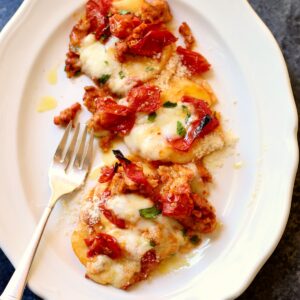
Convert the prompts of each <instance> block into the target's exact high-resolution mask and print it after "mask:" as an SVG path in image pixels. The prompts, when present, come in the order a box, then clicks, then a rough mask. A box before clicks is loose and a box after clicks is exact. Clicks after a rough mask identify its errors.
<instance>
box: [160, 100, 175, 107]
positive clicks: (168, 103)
mask: <svg viewBox="0 0 300 300" xmlns="http://www.w3.org/2000/svg"><path fill="white" fill-rule="evenodd" d="M176 106H177V103H176V102H171V101H166V102H165V103H164V104H163V107H167V108H173V107H176Z"/></svg>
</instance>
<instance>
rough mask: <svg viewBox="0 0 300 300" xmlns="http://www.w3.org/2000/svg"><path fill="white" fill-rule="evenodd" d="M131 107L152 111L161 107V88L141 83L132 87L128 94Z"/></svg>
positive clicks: (147, 111) (139, 110)
mask: <svg viewBox="0 0 300 300" xmlns="http://www.w3.org/2000/svg"><path fill="white" fill-rule="evenodd" d="M127 101H128V103H129V107H130V108H131V109H132V110H134V111H137V112H144V113H151V112H154V111H156V110H157V109H159V107H160V105H161V101H160V89H159V88H158V87H156V86H151V85H141V86H138V87H135V88H132V89H131V90H130V91H129V93H128V96H127Z"/></svg>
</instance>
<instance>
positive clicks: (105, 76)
mask: <svg viewBox="0 0 300 300" xmlns="http://www.w3.org/2000/svg"><path fill="white" fill-rule="evenodd" d="M109 78H110V74H103V75H102V76H101V77H100V78H99V79H98V83H99V84H105V83H106V82H107V80H108V79H109Z"/></svg>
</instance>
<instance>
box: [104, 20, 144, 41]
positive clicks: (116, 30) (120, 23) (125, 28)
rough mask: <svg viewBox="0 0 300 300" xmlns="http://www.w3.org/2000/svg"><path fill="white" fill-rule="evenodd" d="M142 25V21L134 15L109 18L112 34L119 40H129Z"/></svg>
mask: <svg viewBox="0 0 300 300" xmlns="http://www.w3.org/2000/svg"><path fill="white" fill-rule="evenodd" d="M140 24H141V20H140V19H139V18H138V17H136V16H135V15H133V14H126V15H120V14H114V15H113V16H111V17H110V18H109V26H110V32H111V34H112V35H114V36H115V37H117V38H119V39H125V38H127V37H128V36H129V35H130V34H131V33H132V30H133V29H134V28H135V27H137V26H139V25H140Z"/></svg>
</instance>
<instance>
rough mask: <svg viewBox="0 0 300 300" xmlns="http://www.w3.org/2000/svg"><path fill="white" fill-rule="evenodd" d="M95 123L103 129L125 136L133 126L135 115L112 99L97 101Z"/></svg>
mask: <svg viewBox="0 0 300 300" xmlns="http://www.w3.org/2000/svg"><path fill="white" fill-rule="evenodd" d="M94 119H95V122H96V123H97V125H100V126H101V127H102V128H103V129H106V130H109V131H112V132H116V133H119V134H122V135H126V134H127V133H128V132H129V131H130V130H131V129H132V127H133V126H134V123H135V113H134V112H133V111H132V110H131V109H130V108H128V107H127V106H124V105H119V104H118V103H116V102H115V101H114V100H113V99H112V98H109V97H106V98H100V99H98V100H97V111H96V116H95V115H94Z"/></svg>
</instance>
